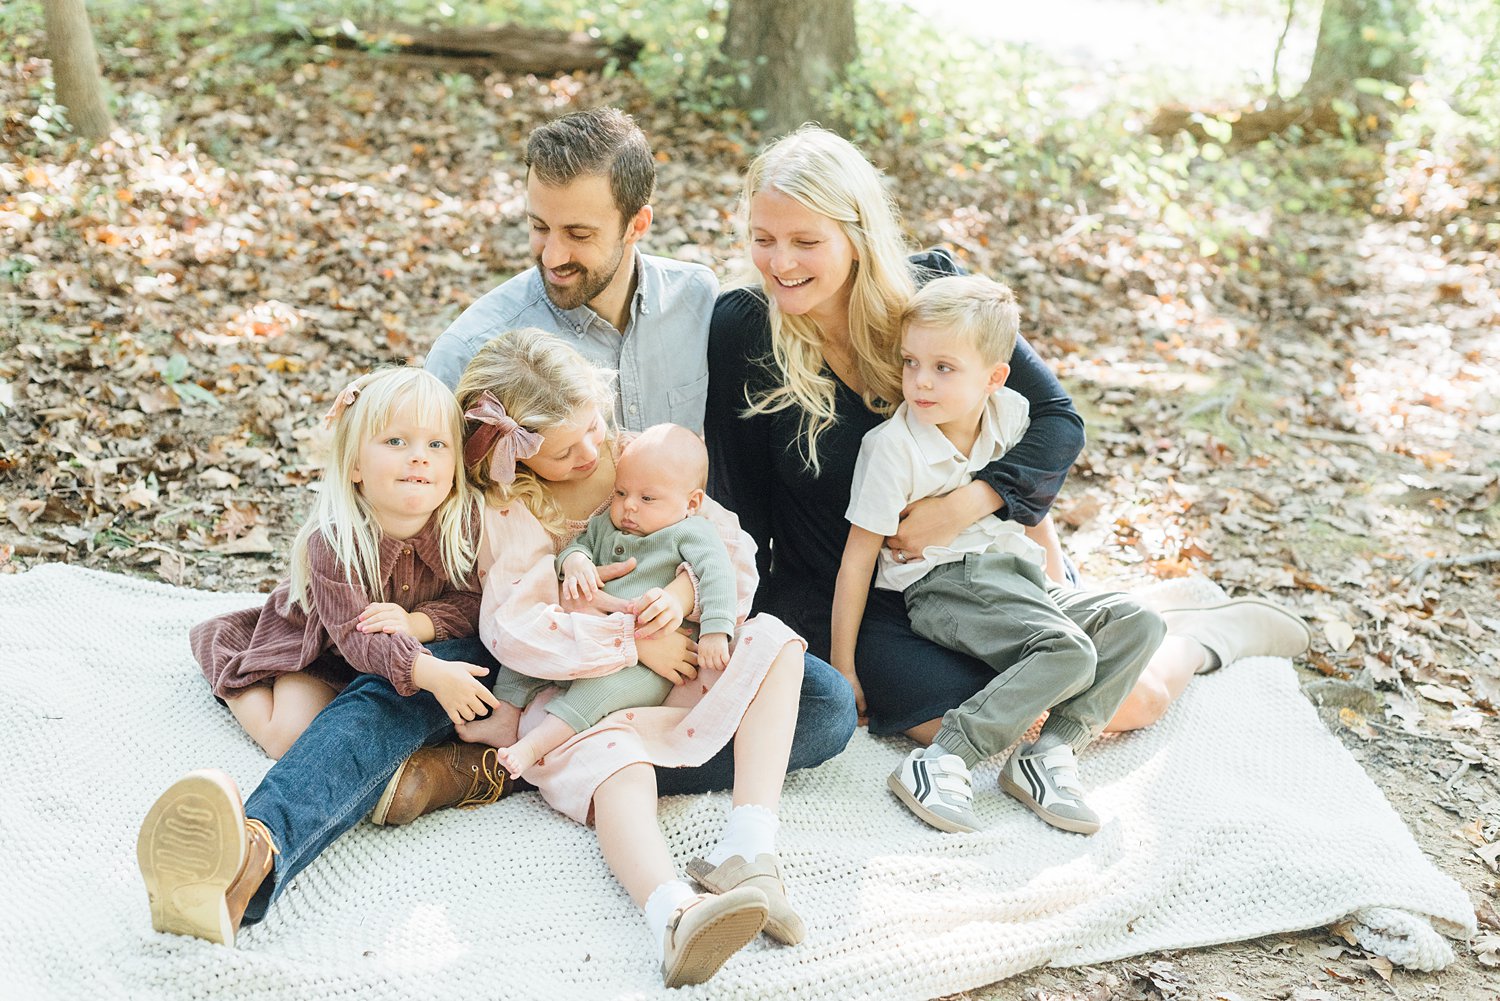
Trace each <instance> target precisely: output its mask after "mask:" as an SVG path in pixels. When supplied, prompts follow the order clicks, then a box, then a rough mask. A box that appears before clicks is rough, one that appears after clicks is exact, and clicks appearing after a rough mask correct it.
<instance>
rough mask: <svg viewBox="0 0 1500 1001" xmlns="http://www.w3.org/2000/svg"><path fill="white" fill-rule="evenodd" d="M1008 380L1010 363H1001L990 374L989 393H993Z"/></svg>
mask: <svg viewBox="0 0 1500 1001" xmlns="http://www.w3.org/2000/svg"><path fill="white" fill-rule="evenodd" d="M1009 378H1010V363H1009V362H1001V363H1000V364H998V365H996V366H995V368H994V371H992V372H990V381H989V386H990V392H992V393H993V392H994V391H995V390H997V389H999V388H1000V387H1001V386H1003V385H1005V380H1006V379H1009Z"/></svg>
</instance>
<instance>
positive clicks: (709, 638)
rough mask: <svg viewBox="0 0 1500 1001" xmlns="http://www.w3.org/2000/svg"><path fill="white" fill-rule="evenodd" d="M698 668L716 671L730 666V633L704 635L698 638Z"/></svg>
mask: <svg viewBox="0 0 1500 1001" xmlns="http://www.w3.org/2000/svg"><path fill="white" fill-rule="evenodd" d="M698 666H699V667H709V668H713V669H714V670H715V671H722V670H724V668H726V667H728V666H729V634H728V633H704V634H703V635H702V636H699V637H698Z"/></svg>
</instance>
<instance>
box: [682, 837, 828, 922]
mask: <svg viewBox="0 0 1500 1001" xmlns="http://www.w3.org/2000/svg"><path fill="white" fill-rule="evenodd" d="M687 872H688V875H689V876H691V877H692V878H693V879H695V880H697V881H698V885H699V886H701V887H703V888H704V889H705V890H709V891H710V892H713V893H728V892H729V891H730V890H733V889H734V888H735V887H737V886H753V887H755V888H756V889H758V890H760V892H762V893H764V894H765V895H766V902H767V904H768V905H769V907H770V914H769V916H768V917H767V918H766V927H765V932H766V934H767V935H769V936H771V937H772V938H774V939H775V940H776V941H778V942H781V943H784V944H786V945H796V944H797V943H798V942H801V941H802V940H803V939H804V938H806V937H807V928H806V927H805V926H804V925H803V924H802V919H801V918H799V917H798V916H797V912H796V911H794V910H792V904H791V901H789V900H787V898H786V887H785V885H783V883H782V881H781V860H780V859H779V858H777V857H776V856H775V855H772V854H771V853H769V852H766V853H764V854H761V855H757V856H755V861H754V862H746V861H745V858H744V856H743V855H731V856H729V858H727V859H725V860H724V862H723V864H721V865H717V866H715V865H710V864H709V863H708V862H707V860H705V859H701V858H694V859H692V860H691V861H689V862H688V864H687Z"/></svg>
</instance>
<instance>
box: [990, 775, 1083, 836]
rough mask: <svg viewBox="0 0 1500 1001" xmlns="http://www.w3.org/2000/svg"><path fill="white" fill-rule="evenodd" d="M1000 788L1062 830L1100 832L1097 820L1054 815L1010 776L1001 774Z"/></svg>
mask: <svg viewBox="0 0 1500 1001" xmlns="http://www.w3.org/2000/svg"><path fill="white" fill-rule="evenodd" d="M1000 788H1001V789H1002V790H1004V791H1005V792H1008V793H1010V794H1011V795H1012V796H1014V797H1015V798H1016V799H1018V800H1020V801H1021V802H1022V803H1023V804H1025V806H1026V808H1027V809H1028V810H1030V811H1031V812H1032V813H1034V814H1036V815H1037V816H1038V817H1041V818H1042V819H1043V820H1045V821H1046V822H1047V823H1049V824H1051V825H1052V826H1053V827H1056V828H1058V829H1060V830H1064V831H1071V832H1072V833H1074V834H1093V833H1094V832H1096V831H1098V830H1099V822H1098V821H1097V820H1078V819H1077V818H1074V817H1064V816H1063V815H1062V814H1059V813H1053V812H1052V811H1051V810H1049V809H1047V808H1046V807H1044V806H1042V804H1040V803H1038V802H1037V801H1036V800H1034V799H1032V798H1031V793H1030V791H1028V790H1026V789H1022V788H1021V787H1020V786H1018V785H1016V783H1014V782H1012V781H1011V778H1010V776H1009V775H1007V774H1006V773H1004V772H1001V773H1000Z"/></svg>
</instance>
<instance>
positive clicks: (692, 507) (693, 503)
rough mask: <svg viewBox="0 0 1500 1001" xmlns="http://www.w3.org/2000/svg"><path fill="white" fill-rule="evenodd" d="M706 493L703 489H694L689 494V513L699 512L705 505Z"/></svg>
mask: <svg viewBox="0 0 1500 1001" xmlns="http://www.w3.org/2000/svg"><path fill="white" fill-rule="evenodd" d="M703 498H704V493H703V491H702V490H694V491H693V492H692V493H690V494H688V508H687V510H688V514H697V513H698V509H699V508H700V507H702V506H703Z"/></svg>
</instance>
